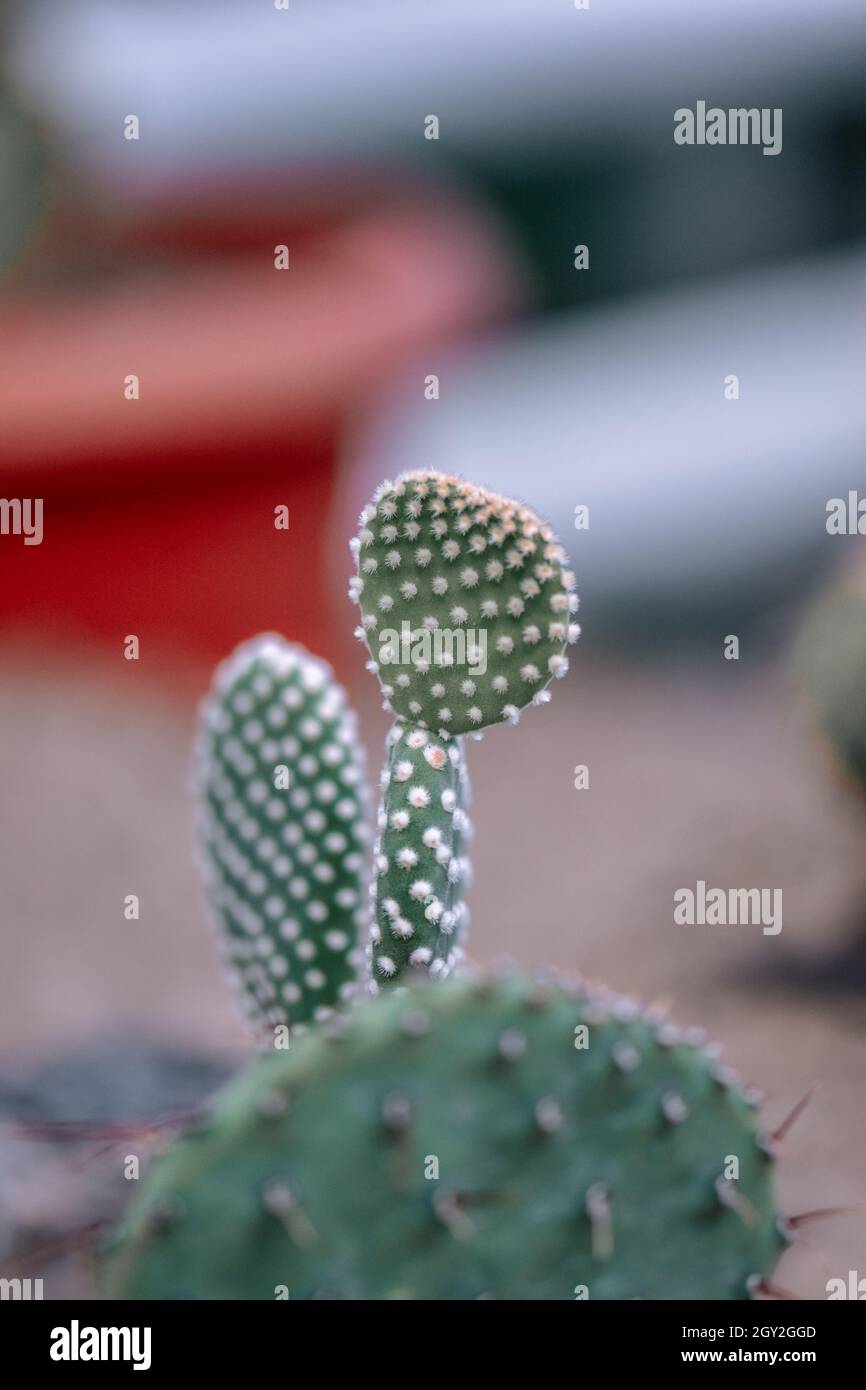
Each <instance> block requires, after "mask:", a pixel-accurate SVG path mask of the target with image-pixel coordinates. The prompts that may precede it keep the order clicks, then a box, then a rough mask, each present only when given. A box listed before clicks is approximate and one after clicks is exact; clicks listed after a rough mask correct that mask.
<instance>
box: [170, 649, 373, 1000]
mask: <svg viewBox="0 0 866 1390" xmlns="http://www.w3.org/2000/svg"><path fill="white" fill-rule="evenodd" d="M194 780H195V789H196V794H197V805H198V817H197V819H198V841H199V847H200V860H201V866H202V871H203V874H204V878H205V882H206V885H207V892H208V898H209V901H210V905H211V908H212V911H213V915H214V917H215V919H216V922H217V923H218V926H219V928H220V930H221V934H222V939H223V954H224V956H225V957H226V960H227V963H228V964H229V966H230V969H231V971H232V973H233V975H234V977H235V979H236V980H237V981H238V983H239V984H240V986H241V997H242V1001H243V1002H244V1005H245V1007H246V1009H247V1012H248V1013H249V1015H250V1016H251V1018H252V1019H253V1020H254V1021H255V1022H256V1023H258V1024H260V1025H271V1026H272V1025H274V1024H285V1023H288V1024H292V1025H295V1024H304V1023H306V1022H307V1021H308V1020H310V1019H313V1018H322V1017H325V1016H327V1014H328V1013H329V1012H330V1011H331V1010H332V1009H333V1008H334V1007H335V1006H336V1005H337V1004H339V1003H340V1001H341V1000H345V999H346V998H348V997H350V995H351V994H352V993H353V992H354V989H355V988H356V985H355V981H356V978H357V975H358V969H357V966H358V944H357V943H358V937H359V929H360V928H361V927H362V926H363V927H366V925H367V918H368V913H367V908H366V903H365V898H366V891H365V890H366V881H367V874H366V864H365V854H364V850H365V846H366V841H367V827H366V823H365V813H366V788H365V784H364V759H363V752H362V749H361V745H360V743H359V741H358V736H357V730H356V721H355V715H354V713H353V711H352V710H351V709H350V708H349V706H348V705H347V703H346V697H345V694H344V692H343V690H342V688H341V687H340V686H339V685H337V683H336V682H335V681H334V678H333V674H332V672H331V669H330V667H329V666H327V665H326V664H325V663H324V662H323V661H320V660H318V659H317V658H316V657H312V656H310V655H309V653H308V652H306V651H305V650H304V649H303V648H302V647H298V646H295V645H293V644H291V643H289V642H286V641H284V640H283V638H282V637H279V636H276V635H274V634H265V635H264V636H261V637H257V638H255V639H253V640H252V641H251V642H245V643H244V644H243V645H242V646H240V647H239V648H238V649H237V650H236V651H235V652H234V654H233V655H232V656H231V657H230V658H229V659H228V660H227V661H225V662H223V664H222V665H221V666H220V667H219V668H218V670H217V672H216V675H215V677H214V682H213V686H212V689H211V692H210V694H209V696H208V697H207V698H206V700H205V701H204V703H203V705H202V708H201V713H200V721H199V735H198V740H197V745H196V754H195V764H194Z"/></svg>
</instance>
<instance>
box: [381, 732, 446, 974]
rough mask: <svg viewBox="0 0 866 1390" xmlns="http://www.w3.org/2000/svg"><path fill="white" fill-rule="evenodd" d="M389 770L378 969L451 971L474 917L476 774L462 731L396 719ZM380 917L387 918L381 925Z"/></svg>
mask: <svg viewBox="0 0 866 1390" xmlns="http://www.w3.org/2000/svg"><path fill="white" fill-rule="evenodd" d="M388 749H389V752H388V761H387V763H386V765H385V769H384V772H383V774H382V781H383V788H384V789H385V792H386V795H385V797H384V804H383V811H382V813H381V817H380V827H379V839H378V841H377V849H376V857H375V863H374V872H375V879H374V882H373V884H372V892H373V897H374V901H375V906H376V908H377V916H378V919H379V920H378V921H374V922H373V925H372V927H371V929H370V930H371V939H370V946H369V948H368V950H369V956H370V958H371V961H372V969H373V970H375V972H376V973H377V974H378V975H380V976H384V977H385V978H386V979H390V978H391V977H392V976H396V975H399V974H402V973H403V972H405V971H406V970H407V969H410V968H415V967H423V968H426V969H428V970H429V971H430V973H431V974H432V975H447V974H449V973H450V972H451V970H452V969H453V968H454V966H455V965H456V964H457V962H458V961H459V960H460V959H461V957H462V945H461V942H462V940H463V937H464V934H465V931H466V927H467V925H468V916H469V914H468V911H467V908H466V903H465V901H464V898H463V892H464V889H465V887H466V882H467V879H468V875H469V861H468V859H467V858H466V856H465V855H464V854H463V852H462V851H463V848H464V846H465V842H466V839H467V837H468V835H469V832H470V824H469V818H468V816H467V813H466V807H467V805H468V801H469V778H468V775H467V772H466V760H465V756H464V750H463V740H462V739H452V740H451V742H450V743H448V744H445V743H442V742H440V741H439V740H438V739H436V738H434V737H432V735H430V734H429V733H428V732H427V730H426V729H419V728H408V727H406V726H405V725H401V724H395V725H394V727H393V728H392V729H391V732H390V734H389V735H388ZM380 924H381V925H380Z"/></svg>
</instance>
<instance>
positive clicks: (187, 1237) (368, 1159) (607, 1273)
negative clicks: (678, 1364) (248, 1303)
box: [108, 977, 787, 1300]
mask: <svg viewBox="0 0 866 1390" xmlns="http://www.w3.org/2000/svg"><path fill="white" fill-rule="evenodd" d="M754 1106H755V1098H754V1097H753V1096H752V1095H750V1093H749V1092H748V1091H746V1090H744V1089H743V1088H742V1087H741V1086H740V1085H739V1084H738V1082H737V1081H736V1079H735V1078H734V1076H733V1075H732V1074H731V1073H730V1072H729V1071H728V1070H727V1069H725V1068H723V1067H722V1066H721V1065H720V1063H719V1061H718V1058H717V1055H716V1052H715V1051H714V1050H713V1049H708V1048H706V1046H705V1045H704V1042H703V1038H702V1036H701V1035H700V1034H697V1035H693V1034H691V1033H689V1032H686V1033H682V1032H680V1031H678V1030H677V1029H675V1028H673V1027H672V1026H671V1025H670V1024H669V1023H667V1022H665V1021H664V1020H663V1019H661V1018H659V1017H656V1016H655V1015H653V1014H652V1013H646V1012H642V1011H641V1010H640V1009H639V1008H638V1007H637V1006H636V1005H635V1004H634V1003H633V1002H632V1001H626V1000H621V999H617V998H616V997H615V996H609V995H606V994H601V993H593V992H589V991H587V990H585V989H583V988H575V989H572V990H569V989H565V988H563V987H561V986H560V985H552V984H550V983H542V984H540V983H537V982H532V981H528V980H525V979H521V978H519V977H510V978H507V979H500V980H498V981H493V982H483V981H474V980H471V979H456V980H452V981H449V982H448V983H445V984H441V985H435V986H434V985H426V986H421V987H413V988H410V989H408V990H406V991H404V992H402V993H400V994H396V995H389V996H387V997H386V998H382V999H379V1000H377V1001H375V1002H371V1003H369V1004H367V1005H365V1006H363V1007H360V1008H355V1009H353V1010H350V1011H349V1013H348V1014H344V1015H339V1016H337V1017H335V1018H334V1019H333V1020H331V1022H330V1023H327V1024H324V1025H323V1026H322V1027H321V1028H318V1029H316V1030H314V1031H313V1032H311V1033H310V1034H309V1035H308V1036H307V1037H305V1038H302V1039H301V1040H300V1041H299V1043H298V1044H297V1045H296V1046H294V1047H293V1048H292V1049H291V1050H290V1052H288V1053H284V1054H274V1055H273V1056H271V1057H267V1058H262V1059H261V1060H260V1061H259V1062H257V1063H256V1064H255V1065H254V1066H253V1067H252V1068H251V1069H249V1070H248V1071H247V1073H246V1074H245V1075H244V1076H242V1077H241V1078H240V1080H239V1081H238V1082H236V1083H235V1085H234V1086H233V1087H232V1088H231V1089H230V1090H229V1091H228V1092H227V1093H226V1094H225V1096H224V1097H223V1099H222V1100H221V1101H220V1102H219V1104H218V1105H217V1107H216V1109H215V1111H214V1112H213V1114H212V1116H211V1117H210V1118H209V1119H208V1120H207V1121H205V1122H204V1123H203V1124H202V1125H201V1126H200V1127H199V1129H198V1130H197V1131H196V1132H194V1133H192V1134H189V1135H187V1136H185V1137H184V1138H182V1139H181V1140H179V1141H177V1142H176V1143H175V1145H174V1146H173V1148H172V1149H171V1150H170V1151H169V1152H168V1153H167V1154H165V1155H164V1156H163V1157H162V1158H160V1159H158V1160H157V1161H156V1163H155V1165H154V1168H153V1170H152V1172H151V1174H150V1176H149V1178H148V1180H147V1183H146V1185H145V1189H144V1191H143V1192H142V1194H141V1196H140V1198H139V1199H138V1201H137V1202H136V1204H135V1206H134V1208H133V1209H132V1211H131V1212H130V1214H129V1215H128V1218H127V1221H126V1223H125V1226H124V1228H123V1229H122V1230H121V1232H120V1233H119V1236H118V1239H117V1240H116V1242H115V1246H114V1249H113V1251H112V1253H111V1256H110V1262H109V1270H108V1273H109V1288H110V1292H111V1293H112V1294H113V1295H115V1296H120V1297H129V1298H136V1299H151V1298H247V1299H273V1298H275V1297H276V1298H279V1297H290V1298H291V1299H293V1300H297V1299H301V1300H303V1299H314V1298H332V1299H479V1298H502V1299H544V1300H550V1299H552V1300H559V1299H569V1300H570V1299H574V1298H575V1297H578V1298H581V1297H589V1298H590V1299H634V1298H641V1299H659V1298H667V1299H672V1298H682V1299H692V1298H695V1297H700V1298H703V1299H713V1298H717V1299H742V1298H746V1297H748V1296H749V1294H750V1293H753V1292H755V1291H756V1290H758V1289H759V1288H760V1287H761V1285H762V1281H763V1280H764V1279H765V1278H766V1277H767V1276H768V1274H769V1273H770V1271H771V1269H772V1266H773V1264H774V1262H775V1260H776V1258H777V1256H778V1253H779V1251H780V1248H781V1247H782V1245H783V1244H784V1241H785V1239H786V1238H787V1237H786V1228H785V1226H784V1224H783V1223H779V1222H778V1221H777V1219H776V1214H775V1208H774V1199H773V1179H772V1145H771V1143H770V1142H768V1141H767V1140H766V1139H765V1138H764V1136H763V1135H762V1132H761V1129H760V1127H759V1124H758V1121H757V1117H756V1112H755V1108H754ZM733 1174H736V1176H733Z"/></svg>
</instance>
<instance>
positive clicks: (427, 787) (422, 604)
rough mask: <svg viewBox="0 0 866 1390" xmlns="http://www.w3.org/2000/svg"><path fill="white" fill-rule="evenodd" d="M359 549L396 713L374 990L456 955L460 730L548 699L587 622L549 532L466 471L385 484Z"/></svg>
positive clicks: (359, 586) (462, 825) (378, 665)
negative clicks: (468, 478)
mask: <svg viewBox="0 0 866 1390" xmlns="http://www.w3.org/2000/svg"><path fill="white" fill-rule="evenodd" d="M351 548H352V552H353V554H354V556H355V559H356V563H357V569H358V572H357V575H356V576H355V577H354V578H353V580H352V582H351V586H350V594H351V596H352V597H353V598H354V599H355V601H356V602H357V603H358V604H359V606H360V609H361V625H360V627H359V628H358V629H357V634H356V635H357V636H358V637H359V638H360V639H361V640H363V641H364V642H366V644H367V646H368V647H369V649H370V653H371V660H370V661H369V662H368V666H369V668H370V669H371V670H373V671H374V672H375V673H376V674H377V675H378V677H379V680H380V683H381V685H382V692H383V695H384V696H385V704H386V708H388V709H390V710H392V711H393V713H394V714H395V715H397V722H396V724H395V725H394V728H393V730H392V732H391V735H390V737H389V749H390V753H389V759H388V763H387V764H386V767H385V771H384V774H383V777H382V799H381V804H380V809H379V816H378V828H379V838H378V841H377V844H376V850H375V861H374V866H375V873H374V876H373V881H372V895H373V924H372V935H371V942H370V949H369V960H370V975H371V988H372V989H373V990H374V991H375V990H376V989H377V988H378V985H379V983H380V982H384V983H388V982H393V983H399V984H402V983H404V982H405V980H406V978H407V977H408V976H410V975H411V974H412V972H413V970H417V969H424V968H426V969H428V970H429V971H430V972H431V973H433V974H435V975H438V976H445V975H447V974H449V973H450V971H451V969H452V968H453V966H454V965H455V964H456V963H457V961H458V960H459V959H460V956H461V947H460V945H459V940H458V936H457V932H458V929H459V928H462V929H463V930H464V931H465V926H466V908H465V903H464V902H463V898H462V888H463V886H464V885H465V882H466V879H467V876H468V861H467V860H466V858H465V856H464V855H463V854H462V852H461V850H462V844H460V845H457V844H455V841H456V840H458V839H459V838H462V839H465V838H466V836H467V835H468V833H469V829H470V827H469V821H468V818H467V816H466V810H465V804H463V801H462V799H461V786H462V787H466V788H467V789H468V780H467V778H466V774H465V770H464V750H463V746H462V735H464V734H467V733H476V734H477V733H479V731H481V730H482V729H485V728H487V727H489V726H491V725H493V724H499V723H503V722H506V723H516V722H517V721H518V720H519V718H520V713H521V710H522V709H523V708H525V707H526V705H528V704H543V703H545V702H546V701H547V700H548V699H549V698H550V695H549V691H548V690H547V686H548V685H549V683H550V681H551V680H553V679H554V678H555V677H561V676H563V675H565V673H566V671H567V670H568V659H567V657H566V656H565V648H566V646H567V644H568V643H569V642H574V641H576V640H577V637H578V634H579V628H578V627H577V625H576V624H575V623H574V621H573V615H574V613H575V612H576V609H577V595H576V593H575V591H574V583H575V581H574V575H573V574H572V573H571V572H570V570H568V569H567V568H566V558H565V553H564V551H563V549H562V547H561V546H560V545H559V544H558V543H557V541H556V538H555V537H554V535H553V532H552V531H551V529H550V527H549V526H547V525H546V524H545V523H544V522H543V521H541V520H540V518H539V517H537V516H536V515H535V514H534V513H533V512H531V511H530V510H529V508H528V507H525V506H523V505H522V504H521V503H519V502H515V501H512V500H511V499H509V498H504V497H498V496H496V495H495V494H493V493H490V492H487V491H486V490H485V489H484V488H480V487H477V486H475V485H474V484H472V483H467V482H463V481H462V480H460V479H458V478H451V477H446V476H444V475H442V474H439V473H407V474H404V475H403V476H402V477H400V478H398V479H397V481H396V482H393V483H391V482H386V483H383V484H382V486H381V487H380V488H379V489H378V490H377V492H376V495H375V497H374V498H373V501H372V502H371V503H370V505H369V506H368V507H366V508H365V509H364V511H363V512H362V513H361V518H360V530H359V534H358V536H357V537H356V538H355V540H354V541H353V542H352V543H351ZM454 750H456V756H455V752H454ZM416 755H417V756H416ZM449 758H450V759H451V762H449ZM422 759H424V760H426V762H427V765H428V766H427V768H426V769H425V768H424V767H423V762H422V761H421V760H422ZM458 769H460V770H461V776H460V778H459V781H458V783H456V784H455V783H454V773H455V771H456V770H458ZM437 772H438V774H439V775H437Z"/></svg>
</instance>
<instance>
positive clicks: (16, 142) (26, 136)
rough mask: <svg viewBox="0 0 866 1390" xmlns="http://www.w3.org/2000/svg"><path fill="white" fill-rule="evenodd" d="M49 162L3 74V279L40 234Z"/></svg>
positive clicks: (0, 106) (0, 242)
mask: <svg viewBox="0 0 866 1390" xmlns="http://www.w3.org/2000/svg"><path fill="white" fill-rule="evenodd" d="M49 169H50V160H49V153H48V147H47V144H46V142H45V140H44V138H43V135H42V132H41V130H40V128H39V126H38V124H37V122H36V121H35V120H34V119H33V117H32V116H30V115H29V114H28V113H27V112H26V111H25V110H24V109H23V108H22V107H21V106H20V105H19V104H18V102H17V101H16V99H15V97H14V94H13V92H12V90H11V88H10V87H9V85H8V83H7V82H6V81H5V80H4V78H3V76H2V74H0V277H2V276H3V275H5V274H7V273H8V272H9V271H10V270H11V269H12V268H13V267H14V266H15V264H16V263H17V262H18V260H19V259H20V257H21V256H22V254H23V253H24V252H25V251H26V249H27V247H28V246H29V245H30V244H31V242H32V241H33V240H34V238H35V237H36V236H37V235H38V233H39V232H40V230H41V228H42V226H43V223H44V220H45V217H46V215H47V209H48V198H49V191H48V190H49Z"/></svg>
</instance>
